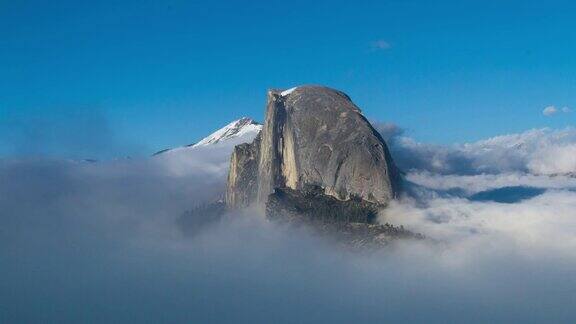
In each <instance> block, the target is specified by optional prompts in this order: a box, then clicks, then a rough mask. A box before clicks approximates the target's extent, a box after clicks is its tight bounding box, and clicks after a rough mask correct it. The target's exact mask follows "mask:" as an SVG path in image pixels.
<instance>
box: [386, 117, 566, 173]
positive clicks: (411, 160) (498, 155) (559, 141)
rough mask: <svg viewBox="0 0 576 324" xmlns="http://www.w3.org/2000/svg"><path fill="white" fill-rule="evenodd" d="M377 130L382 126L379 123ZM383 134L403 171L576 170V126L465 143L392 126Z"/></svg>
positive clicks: (490, 171) (537, 130) (541, 171)
mask: <svg viewBox="0 0 576 324" xmlns="http://www.w3.org/2000/svg"><path fill="white" fill-rule="evenodd" d="M377 126H378V127H377V128H378V129H379V130H381V129H383V125H381V124H378V125H377ZM386 127H387V128H384V129H383V133H384V135H383V137H384V138H386V137H389V138H388V144H389V146H390V150H391V152H392V156H393V157H394V159H395V161H396V162H397V164H398V165H399V166H400V168H401V169H403V170H404V171H411V170H417V171H429V172H433V173H440V174H460V175H470V174H483V173H490V174H498V173H510V172H513V173H514V172H517V173H529V174H535V175H555V174H569V173H576V154H574V152H575V151H574V150H575V145H576V129H574V128H565V129H560V130H553V129H548V128H543V129H533V130H529V131H526V132H523V133H519V134H510V135H503V136H496V137H492V138H489V139H486V140H482V141H478V142H474V143H467V144H462V145H446V146H444V145H431V144H425V143H419V142H417V141H415V140H413V139H412V138H409V137H406V136H403V135H402V132H401V131H399V130H397V131H395V132H396V134H392V136H390V135H389V134H390V129H391V128H390V127H391V126H386Z"/></svg>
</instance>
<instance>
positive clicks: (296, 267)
mask: <svg viewBox="0 0 576 324" xmlns="http://www.w3.org/2000/svg"><path fill="white" fill-rule="evenodd" d="M566 145H568V144H566ZM424 146H425V145H424V144H422V147H424ZM435 148H436V146H430V147H428V149H426V150H424V152H430V151H432V150H434V149H435ZM403 149H404V148H403V146H397V145H396V144H394V142H393V141H392V142H391V150H392V151H393V152H394V150H396V152H398V150H403ZM229 152H230V151H228V150H227V149H225V148H224V147H220V150H216V151H213V152H212V153H211V154H209V153H208V151H203V153H202V154H194V153H192V152H189V153H187V154H188V155H187V156H186V157H185V158H184V157H177V156H173V157H171V158H160V159H159V158H151V159H142V160H119V161H110V162H99V163H87V162H74V161H63V160H56V159H39V158H35V159H26V158H20V159H3V160H2V161H0V229H1V230H0V231H1V232H0V233H1V234H0V259H1V260H2V270H1V272H0V273H1V275H2V276H1V280H0V305H2V306H0V321H1V322H8V323H11V322H69V323H70V322H79V321H80V322H82V321H88V320H91V321H98V322H110V321H115V322H182V321H189V322H261V323H264V322H266V323H268V322H278V323H294V322H300V323H314V322H353V321H372V322H375V321H395V322H398V321H403V322H421V323H433V322H438V323H440V322H442V323H443V322H451V321H452V322H519V321H523V322H550V323H552V322H570V321H571V319H573V318H574V317H575V316H576V313H575V311H574V308H573V304H574V300H575V298H576V281H575V280H574V275H573V269H574V268H575V266H576V255H575V252H574V251H576V239H575V237H576V236H574V228H575V227H576V217H575V214H574V211H575V210H576V191H575V188H576V179H574V178H573V177H571V176H570V175H553V176H549V175H538V174H531V173H526V172H520V170H513V171H512V172H510V169H509V168H508V167H502V168H501V171H498V166H497V165H495V166H494V168H495V169H494V172H492V173H483V172H482V171H481V170H477V172H468V173H466V174H461V173H448V174H446V173H445V172H444V173H433V172H431V171H430V170H432V169H433V166H427V167H423V168H420V169H418V168H411V169H410V168H407V167H406V166H405V165H403V164H402V163H401V161H402V160H401V159H399V160H398V162H397V163H398V166H399V167H400V168H401V169H403V170H407V174H406V176H405V179H406V181H407V182H406V185H407V186H408V190H407V191H406V194H405V195H404V196H402V197H401V199H399V200H398V201H396V202H394V203H393V204H392V205H391V206H390V208H388V209H387V210H386V211H385V212H382V213H380V214H379V215H378V219H379V221H380V223H386V222H390V223H392V224H395V225H402V226H404V227H405V228H407V229H409V230H411V231H414V232H418V233H424V234H425V235H426V237H427V238H429V239H428V240H424V241H423V240H406V241H403V240H401V241H398V242H396V243H395V244H393V245H392V246H389V247H388V248H387V249H382V250H376V251H370V252H367V253H358V252H351V251H349V250H346V249H342V248H340V247H338V246H335V245H333V244H332V243H331V241H330V240H326V239H323V238H319V237H317V236H315V235H314V234H313V233H311V232H309V231H306V230H305V229H292V228H288V227H285V226H281V225H277V224H275V223H271V222H268V221H266V220H265V218H264V216H263V215H261V214H259V213H258V212H256V211H254V210H247V211H244V212H243V213H234V214H227V215H225V217H223V218H218V219H215V220H211V219H206V220H200V221H198V222H197V223H196V224H193V225H192V226H195V227H194V229H195V230H194V231H193V232H192V234H191V235H186V233H183V231H182V229H181V228H180V225H179V223H178V221H177V220H178V218H179V217H180V216H181V215H182V213H183V212H184V211H186V210H189V209H191V208H193V207H195V206H198V205H200V204H202V203H207V202H210V201H214V199H218V197H219V195H220V194H221V190H223V188H224V187H225V177H226V164H227V162H228V157H229ZM409 152H410V153H411V154H416V155H415V158H421V161H425V160H426V159H425V158H424V157H425V156H428V155H426V154H424V155H423V156H424V157H423V156H419V155H417V154H418V153H417V151H416V153H415V151H413V150H412V151H409ZM513 152H515V151H511V152H510V154H516V153H513ZM405 153H406V152H405ZM393 154H394V153H393ZM406 154H407V153H406ZM486 158H488V159H489V158H491V156H490V154H488V155H487V156H486ZM494 158H495V157H494ZM433 161H434V160H430V163H432V162H433ZM472 165H474V164H472ZM408 170H409V171H408ZM471 171H474V170H473V169H471ZM405 172H406V171H405ZM505 187H508V188H509V187H512V188H517V187H530V188H539V191H538V192H536V194H534V192H532V193H531V194H530V195H529V196H527V197H521V198H522V199H518V200H513V201H508V202H496V201H494V200H491V199H480V200H478V199H473V197H474V195H477V194H478V193H482V192H484V193H485V192H490V191H494V190H498V189H499V188H505ZM510 190H512V191H513V192H514V190H515V189H508V191H510ZM508 191H506V190H504V193H507V192H508ZM520 191H522V190H520ZM501 194H502V192H498V191H496V193H495V195H501ZM507 194H509V192H508V193H507ZM486 195H487V196H488V197H490V194H485V196H486ZM520 196H522V195H520Z"/></svg>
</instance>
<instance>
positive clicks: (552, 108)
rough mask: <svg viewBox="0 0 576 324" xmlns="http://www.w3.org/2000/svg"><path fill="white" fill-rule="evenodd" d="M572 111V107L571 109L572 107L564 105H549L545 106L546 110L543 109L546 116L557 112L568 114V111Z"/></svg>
mask: <svg viewBox="0 0 576 324" xmlns="http://www.w3.org/2000/svg"><path fill="white" fill-rule="evenodd" d="M571 112H572V109H570V108H569V107H567V106H564V107H562V108H561V109H558V108H556V106H547V107H546V108H544V110H542V114H543V115H544V116H547V117H549V116H553V115H556V114H559V113H565V114H568V113H571Z"/></svg>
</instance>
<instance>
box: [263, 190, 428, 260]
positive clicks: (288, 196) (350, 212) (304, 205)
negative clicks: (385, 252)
mask: <svg viewBox="0 0 576 324" xmlns="http://www.w3.org/2000/svg"><path fill="white" fill-rule="evenodd" d="M377 211H378V206H377V205H375V204H372V203H369V202H366V201H364V200H361V199H359V198H357V197H353V198H352V199H350V200H347V201H340V200H338V199H336V198H334V197H331V196H328V195H325V194H324V193H323V191H322V190H321V188H319V187H315V186H310V187H307V188H305V189H303V190H292V189H289V188H283V189H281V188H277V189H275V190H274V192H273V193H272V194H270V196H269V197H268V201H267V203H266V215H267V217H268V218H269V219H270V220H272V221H276V222H278V223H281V224H285V225H289V226H292V227H306V228H308V229H311V230H313V231H314V232H315V233H316V234H319V235H320V236H326V237H327V238H330V239H334V240H335V241H336V242H337V243H340V244H343V245H345V246H347V247H351V248H354V249H355V248H361V249H364V248H370V247H375V248H378V247H381V246H384V245H388V244H390V243H392V242H394V241H395V240H397V239H423V238H424V236H422V235H421V234H417V233H412V232H410V231H408V230H406V229H404V228H403V227H401V226H400V227H397V226H393V225H391V224H378V223H377V222H376V217H377Z"/></svg>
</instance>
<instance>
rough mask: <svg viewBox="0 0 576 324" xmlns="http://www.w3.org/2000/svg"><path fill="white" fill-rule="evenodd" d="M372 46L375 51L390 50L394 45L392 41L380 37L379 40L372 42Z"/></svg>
mask: <svg viewBox="0 0 576 324" xmlns="http://www.w3.org/2000/svg"><path fill="white" fill-rule="evenodd" d="M370 47H371V48H372V50H374V51H385V50H389V49H390V48H392V45H390V43H389V42H388V41H385V40H383V39H378V40H375V41H373V42H372V43H370Z"/></svg>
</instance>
